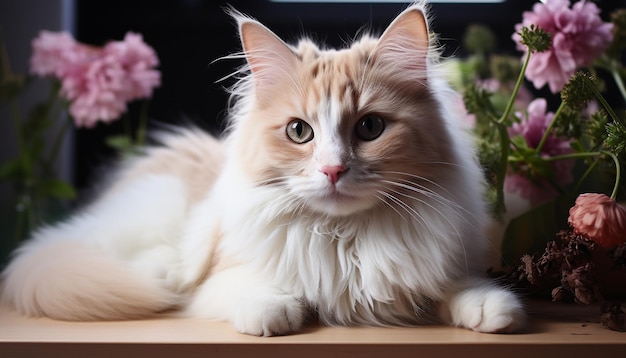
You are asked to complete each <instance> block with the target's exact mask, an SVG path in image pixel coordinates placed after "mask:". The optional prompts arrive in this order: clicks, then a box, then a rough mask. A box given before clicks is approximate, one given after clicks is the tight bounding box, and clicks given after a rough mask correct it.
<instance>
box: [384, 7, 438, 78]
mask: <svg viewBox="0 0 626 358" xmlns="http://www.w3.org/2000/svg"><path fill="white" fill-rule="evenodd" d="M429 46H430V40H429V33H428V21H427V20H426V17H425V15H424V9H423V6H419V5H416V6H411V7H409V8H407V9H406V10H404V11H403V12H402V13H401V14H400V15H398V17H396V18H395V20H394V21H393V22H392V23H391V24H390V25H389V27H387V29H386V30H385V32H383V34H382V35H381V37H380V39H379V41H378V46H377V47H376V49H375V50H374V56H375V58H376V60H377V61H379V62H380V63H382V64H385V65H390V66H392V67H393V68H394V69H396V70H398V71H397V72H400V73H402V75H403V76H407V77H408V78H413V79H414V78H415V77H416V76H417V77H422V78H423V79H425V76H426V70H427V64H428V61H427V58H428V48H429Z"/></svg>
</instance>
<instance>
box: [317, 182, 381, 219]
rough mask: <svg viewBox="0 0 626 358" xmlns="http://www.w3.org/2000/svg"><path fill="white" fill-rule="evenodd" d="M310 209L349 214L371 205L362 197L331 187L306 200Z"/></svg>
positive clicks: (335, 213)
mask: <svg viewBox="0 0 626 358" xmlns="http://www.w3.org/2000/svg"><path fill="white" fill-rule="evenodd" d="M308 203H309V205H310V206H311V207H312V209H314V210H316V211H319V212H322V213H325V214H330V215H341V216H344V215H350V214H354V213H356V212H359V211H363V210H365V209H368V208H370V207H371V203H370V201H368V200H366V199H365V198H363V197H360V196H357V195H354V194H348V193H345V192H342V191H341V190H338V189H337V188H331V189H329V190H328V192H326V193H324V194H322V195H319V196H316V197H315V198H313V200H309V201H308Z"/></svg>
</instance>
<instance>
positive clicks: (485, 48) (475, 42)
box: [463, 24, 496, 53]
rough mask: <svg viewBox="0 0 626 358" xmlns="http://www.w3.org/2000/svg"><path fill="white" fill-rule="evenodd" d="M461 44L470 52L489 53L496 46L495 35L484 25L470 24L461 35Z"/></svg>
mask: <svg viewBox="0 0 626 358" xmlns="http://www.w3.org/2000/svg"><path fill="white" fill-rule="evenodd" d="M463 46H464V47H465V49H466V50H467V51H469V52H470V53H489V52H492V51H493V50H494V49H495V48H496V36H495V35H494V33H493V32H492V31H491V29H490V28H489V27H487V26H485V25H480V24H473V25H470V26H469V27H468V28H467V30H466V32H465V36H464V37H463Z"/></svg>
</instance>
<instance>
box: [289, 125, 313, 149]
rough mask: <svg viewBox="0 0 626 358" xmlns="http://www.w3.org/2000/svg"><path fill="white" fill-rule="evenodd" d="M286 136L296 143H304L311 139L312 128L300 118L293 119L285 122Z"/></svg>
mask: <svg viewBox="0 0 626 358" xmlns="http://www.w3.org/2000/svg"><path fill="white" fill-rule="evenodd" d="M287 137H289V139H291V140H292V141H293V142H294V143H297V144H303V143H306V142H308V141H310V140H311V139H313V128H311V126H310V125H309V124H308V123H307V122H305V121H303V120H302V119H294V120H292V121H291V122H289V124H287Z"/></svg>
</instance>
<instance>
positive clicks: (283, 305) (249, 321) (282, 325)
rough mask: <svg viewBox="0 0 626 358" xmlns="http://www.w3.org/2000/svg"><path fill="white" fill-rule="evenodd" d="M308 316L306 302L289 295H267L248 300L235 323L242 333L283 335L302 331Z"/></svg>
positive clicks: (240, 308) (239, 310) (237, 312)
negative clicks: (251, 300)
mask: <svg viewBox="0 0 626 358" xmlns="http://www.w3.org/2000/svg"><path fill="white" fill-rule="evenodd" d="M305 316H306V308H305V306H304V304H303V303H302V302H301V301H299V300H297V299H296V298H294V297H292V296H289V295H267V296H264V297H257V298H255V300H254V301H253V302H247V303H246V304H245V305H244V306H242V307H239V308H238V309H237V311H236V313H235V317H234V320H233V324H234V325H235V328H237V330H239V331H240V332H241V333H246V334H250V335H254V336H265V337H269V336H281V335H286V334H290V333H295V332H298V331H300V329H301V328H302V325H303V323H304V320H305Z"/></svg>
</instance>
